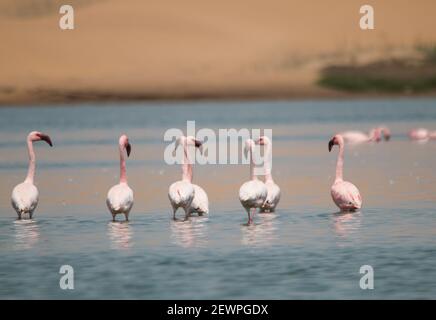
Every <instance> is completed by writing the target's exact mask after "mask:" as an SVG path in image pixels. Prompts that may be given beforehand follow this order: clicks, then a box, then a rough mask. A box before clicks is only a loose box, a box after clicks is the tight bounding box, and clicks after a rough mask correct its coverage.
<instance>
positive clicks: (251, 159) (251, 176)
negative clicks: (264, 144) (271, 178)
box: [250, 146, 258, 180]
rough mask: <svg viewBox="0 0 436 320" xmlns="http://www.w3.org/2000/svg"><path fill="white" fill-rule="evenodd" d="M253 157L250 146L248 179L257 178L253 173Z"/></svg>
mask: <svg viewBox="0 0 436 320" xmlns="http://www.w3.org/2000/svg"><path fill="white" fill-rule="evenodd" d="M254 168H255V165H254V159H253V147H252V146H251V147H250V179H251V180H258V179H257V176H256V175H255V174H254Z"/></svg>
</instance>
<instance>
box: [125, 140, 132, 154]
mask: <svg viewBox="0 0 436 320" xmlns="http://www.w3.org/2000/svg"><path fill="white" fill-rule="evenodd" d="M126 151H127V156H128V157H129V156H130V152H131V151H132V146H131V145H130V143H128V144H127V146H126Z"/></svg>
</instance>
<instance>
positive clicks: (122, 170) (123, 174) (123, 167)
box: [119, 145, 127, 183]
mask: <svg viewBox="0 0 436 320" xmlns="http://www.w3.org/2000/svg"><path fill="white" fill-rule="evenodd" d="M119 148H120V183H127V172H126V159H125V157H124V150H123V146H121V145H120V146H119Z"/></svg>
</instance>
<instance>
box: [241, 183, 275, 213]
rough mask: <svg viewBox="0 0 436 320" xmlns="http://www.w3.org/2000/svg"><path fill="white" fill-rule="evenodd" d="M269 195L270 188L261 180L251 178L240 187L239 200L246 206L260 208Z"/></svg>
mask: <svg viewBox="0 0 436 320" xmlns="http://www.w3.org/2000/svg"><path fill="white" fill-rule="evenodd" d="M267 195H268V190H267V188H266V186H265V183H263V182H262V181H260V180H251V181H247V182H245V183H244V184H243V185H242V186H241V188H239V201H241V204H242V206H243V207H244V208H246V209H247V208H248V209H252V208H260V207H261V206H262V205H263V204H264V202H265V200H266V197H267Z"/></svg>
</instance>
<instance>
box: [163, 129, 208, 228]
mask: <svg viewBox="0 0 436 320" xmlns="http://www.w3.org/2000/svg"><path fill="white" fill-rule="evenodd" d="M179 145H182V146H183V161H182V180H179V181H176V182H174V183H173V184H171V185H170V187H169V189H168V198H169V199H170V203H171V206H172V208H173V219H174V220H175V219H176V211H177V209H178V208H183V210H184V211H185V220H186V219H187V218H188V216H189V214H191V213H194V212H196V213H198V214H199V215H203V214H204V213H208V212H209V202H208V198H207V194H206V192H205V191H204V190H203V189H202V188H201V187H200V186H198V185H195V184H193V183H192V176H193V170H192V160H191V158H190V156H189V152H188V147H189V146H194V147H196V148H199V150H200V152H202V143H201V142H200V141H198V140H196V139H195V138H194V137H192V136H188V137H185V136H181V137H179V138H177V140H176V145H175V148H174V150H177V148H178V146H179Z"/></svg>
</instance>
